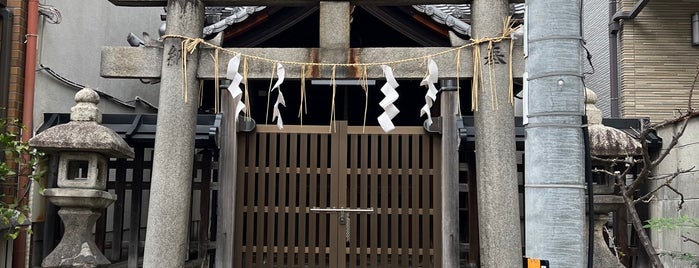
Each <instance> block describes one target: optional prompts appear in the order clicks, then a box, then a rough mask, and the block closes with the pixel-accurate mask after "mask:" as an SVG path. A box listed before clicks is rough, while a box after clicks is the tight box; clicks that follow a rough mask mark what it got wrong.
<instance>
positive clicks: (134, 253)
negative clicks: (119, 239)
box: [128, 147, 152, 268]
mask: <svg viewBox="0 0 699 268" xmlns="http://www.w3.org/2000/svg"><path fill="white" fill-rule="evenodd" d="M143 151H144V149H143V147H136V148H134V152H135V155H134V160H133V163H134V165H133V183H132V187H131V216H130V221H129V260H128V266H129V268H136V267H138V248H139V244H140V243H141V239H140V237H141V236H140V233H141V199H142V198H141V197H142V196H143V154H144V152H143ZM151 159H152V158H151Z"/></svg>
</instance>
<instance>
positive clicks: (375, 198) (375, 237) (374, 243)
mask: <svg viewBox="0 0 699 268" xmlns="http://www.w3.org/2000/svg"><path fill="white" fill-rule="evenodd" d="M370 138H371V146H370V150H371V162H370V163H371V188H370V189H369V193H370V194H371V206H372V207H374V208H376V210H377V212H376V213H374V214H372V215H371V216H372V217H371V218H372V224H371V254H370V257H371V261H372V263H373V264H374V265H373V266H372V267H381V266H380V265H381V261H380V259H379V257H380V255H379V253H378V251H379V249H380V245H379V232H378V231H379V229H381V226H379V216H380V214H381V213H385V211H384V210H383V208H381V207H379V197H380V195H381V194H380V191H379V175H378V173H379V153H378V152H379V138H378V136H377V135H371V136H370Z"/></svg>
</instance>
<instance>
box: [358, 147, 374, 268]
mask: <svg viewBox="0 0 699 268" xmlns="http://www.w3.org/2000/svg"><path fill="white" fill-rule="evenodd" d="M360 137H361V139H360V143H361V148H360V150H359V151H360V158H359V163H361V164H360V165H358V166H359V168H360V184H361V186H360V190H359V206H360V207H362V208H368V207H370V206H369V202H368V198H369V175H368V174H367V173H368V171H369V163H370V161H369V154H368V152H369V139H368V138H367V137H368V136H367V135H361V136H360ZM355 146H360V145H355ZM371 217H372V215H365V214H361V215H359V217H358V218H359V220H358V223H359V224H358V225H357V230H358V231H359V230H361V233H360V234H361V237H360V238H359V245H360V246H359V250H360V251H359V258H360V259H359V265H360V267H361V268H366V267H367V265H368V264H369V263H368V262H369V260H368V256H369V251H368V250H367V248H368V242H369V241H367V238H368V232H369V231H370V230H369V229H370V228H371V227H370V225H369V222H368V221H369V220H370V219H371Z"/></svg>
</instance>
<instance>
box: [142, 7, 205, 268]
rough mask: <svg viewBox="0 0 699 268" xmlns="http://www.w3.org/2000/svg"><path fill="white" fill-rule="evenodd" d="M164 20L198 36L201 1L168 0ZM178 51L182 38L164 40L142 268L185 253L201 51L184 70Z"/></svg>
mask: <svg viewBox="0 0 699 268" xmlns="http://www.w3.org/2000/svg"><path fill="white" fill-rule="evenodd" d="M166 23H167V24H166V25H167V29H166V30H165V34H166V35H180V36H185V37H189V38H200V37H201V36H202V28H204V4H203V3H202V2H201V1H199V0H169V1H167V20H166ZM182 53H188V52H187V51H185V50H183V48H182V40H181V39H179V38H166V39H165V40H164V42H163V58H162V59H163V61H162V71H161V74H160V77H161V82H160V102H159V105H158V107H159V109H158V122H157V125H156V130H157V131H156V134H155V149H154V150H155V151H154V156H153V171H152V177H151V187H150V201H149V207H148V225H147V231H146V246H145V253H144V256H143V267H167V268H170V267H183V266H184V262H185V257H186V256H187V228H188V227H187V224H188V220H189V213H188V211H189V205H190V199H191V188H192V165H193V164H192V163H193V160H194V159H193V158H194V135H195V130H196V119H197V107H198V103H199V100H198V89H199V82H198V80H197V68H198V65H199V62H198V61H199V60H198V59H199V55H198V54H199V50H198V49H195V50H194V51H193V52H192V53H191V54H188V55H187V57H186V59H187V61H186V62H185V63H184V64H186V66H187V68H186V73H183V72H185V68H183V62H182V60H183V57H182Z"/></svg>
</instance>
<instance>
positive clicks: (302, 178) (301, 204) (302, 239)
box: [291, 134, 310, 267]
mask: <svg viewBox="0 0 699 268" xmlns="http://www.w3.org/2000/svg"><path fill="white" fill-rule="evenodd" d="M299 138H300V142H299V144H300V146H299V154H298V157H299V159H298V161H299V165H298V166H299V167H300V172H299V173H300V175H299V186H298V188H291V191H294V192H296V191H298V196H297V197H296V199H298V209H299V213H298V214H292V215H294V217H298V219H299V225H298V227H297V228H296V229H291V230H294V232H295V235H296V237H298V254H297V255H296V258H297V259H298V264H299V267H304V266H305V265H306V260H307V255H308V254H307V250H308V234H309V233H310V232H309V231H308V229H307V228H308V226H307V225H308V223H307V222H306V218H307V217H308V213H307V212H306V211H307V209H308V203H307V201H308V200H307V199H306V194H307V193H308V188H307V186H308V184H307V181H308V170H307V168H308V154H309V152H308V148H306V147H307V146H308V135H306V134H300V135H299ZM292 140H293V139H292ZM292 157H294V158H292V159H296V154H293V155H292ZM294 161H295V160H292V163H295V162H294ZM293 166H295V164H293V165H292V167H293ZM293 181H294V183H295V182H296V180H295V179H294V180H293ZM292 207H293V206H292ZM292 219H294V218H292Z"/></svg>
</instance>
